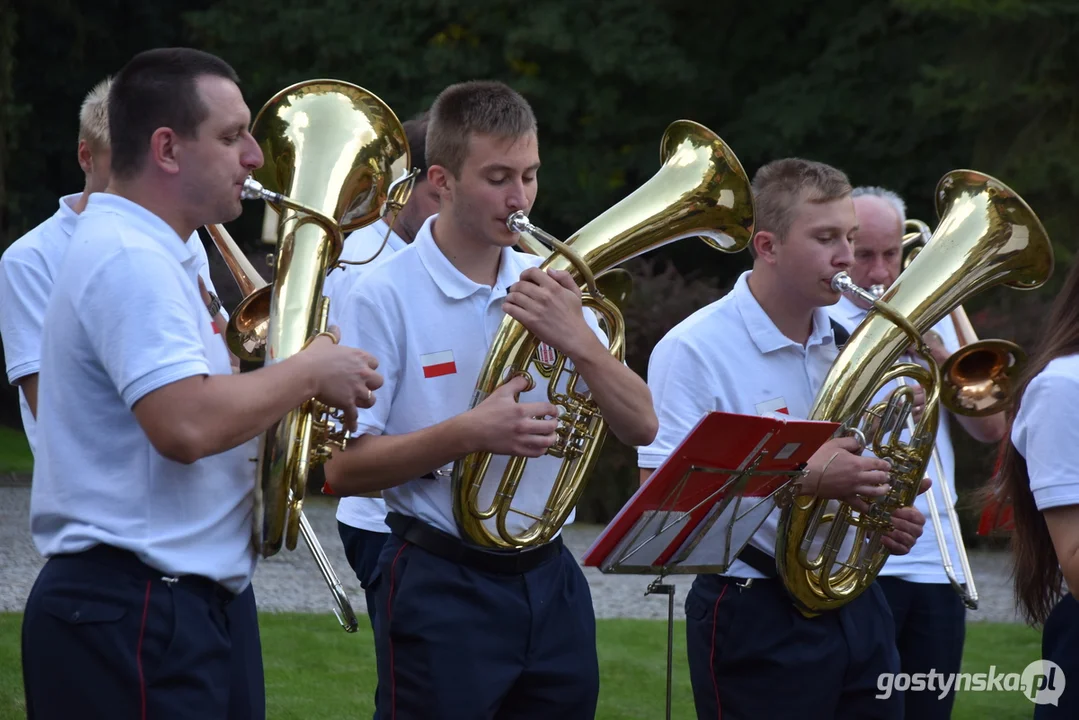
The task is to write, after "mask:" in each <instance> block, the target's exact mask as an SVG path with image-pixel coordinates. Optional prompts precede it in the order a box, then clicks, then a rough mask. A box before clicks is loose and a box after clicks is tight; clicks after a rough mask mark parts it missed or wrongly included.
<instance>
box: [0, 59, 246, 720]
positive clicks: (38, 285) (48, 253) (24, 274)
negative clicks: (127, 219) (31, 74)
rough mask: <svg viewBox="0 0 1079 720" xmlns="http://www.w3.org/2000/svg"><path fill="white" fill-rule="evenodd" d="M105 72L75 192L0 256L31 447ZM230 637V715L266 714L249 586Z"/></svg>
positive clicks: (202, 264)
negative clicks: (54, 308)
mask: <svg viewBox="0 0 1079 720" xmlns="http://www.w3.org/2000/svg"><path fill="white" fill-rule="evenodd" d="M111 87H112V80H111V79H105V80H102V81H101V82H100V83H98V84H97V85H95V86H94V88H93V89H92V90H91V91H90V92H89V93H87V95H86V98H85V99H84V100H83V103H82V107H81V108H80V111H79V142H78V162H79V165H80V166H81V167H82V170H83V173H84V175H85V177H86V184H85V187H84V188H83V191H82V193H81V194H72V195H68V196H65V197H62V198H60V209H59V210H58V211H57V212H56V214H55V215H53V216H52V217H51V218H49V219H48V220H46V221H45V222H44V223H42V224H41V225H38V226H37V227H36V228H34V229H33V230H31V231H30V232H29V233H27V234H26V235H24V236H23V237H21V238H19V239H18V240H16V241H15V242H14V243H12V244H11V246H10V247H8V249H7V250H6V251H5V252H4V255H3V257H0V334H2V335H3V339H4V355H5V360H6V361H7V369H8V380H9V381H10V382H12V383H13V384H16V385H18V386H19V399H20V405H21V409H22V419H23V427H24V428H25V431H26V438H27V440H28V441H29V443H30V450H31V452H32V453H35V452H36V450H35V448H36V446H35V442H34V438H35V432H34V431H35V426H36V420H35V418H36V415H37V381H38V369H39V368H40V366H41V335H42V331H43V329H44V327H43V326H44V323H45V310H46V308H47V306H48V298H49V295H51V293H52V288H53V278H54V277H56V275H57V273H59V271H60V266H61V264H62V263H63V259H64V254H65V253H66V252H67V248H68V243H69V242H70V240H71V234H72V233H73V232H74V231H75V224H76V221H77V220H78V216H79V215H80V214H81V213H82V211H83V210H84V209H85V208H86V205H87V203H88V202H89V200H90V196H91V194H93V193H100V192H103V191H104V190H105V188H106V187H107V186H108V184H109V176H110V158H111V155H112V153H111V146H110V142H109V115H108V109H109V108H108V103H109V89H110V88H111ZM188 245H189V247H190V248H191V250H192V252H193V254H194V256H195V261H194V262H195V267H196V273H197V275H198V280H199V289H200V291H201V295H202V298H203V301H204V302H205V303H206V306H207V310H208V311H209V312H210V314H211V316H213V317H214V322H215V323H216V324H217V325H218V330H219V331H220V332H223V331H224V324H225V323H226V322H227V321H228V315H227V313H226V312H225V311H224V310H223V309H221V307H220V302H218V303H217V304H216V305H217V306H216V307H214V306H213V298H215V297H216V295H215V288H214V284H213V280H212V279H211V277H210V266H209V261H208V259H207V257H206V250H205V249H204V248H203V246H202V241H201V240H199V238H198V235H197V234H192V236H191V237H190V238H189V239H188ZM227 615H228V620H229V628H230V631H231V634H232V644H233V654H232V656H233V667H232V675H233V685H232V687H231V688H230V693H229V715H228V717H229V720H243V719H246V718H251V719H252V720H258V719H259V718H263V717H265V715H266V708H265V702H264V700H265V697H264V696H265V691H264V688H263V685H262V674H263V671H262V645H261V642H260V638H259V627H258V615H257V611H256V604H255V593H254V588H253V587H252V586H250V585H249V586H248V587H247V589H246V590H244V591H243V592H242V593H240V595H239V596H238V597H237V598H236V600H234V601H233V602H231V603H229V606H228V610H227Z"/></svg>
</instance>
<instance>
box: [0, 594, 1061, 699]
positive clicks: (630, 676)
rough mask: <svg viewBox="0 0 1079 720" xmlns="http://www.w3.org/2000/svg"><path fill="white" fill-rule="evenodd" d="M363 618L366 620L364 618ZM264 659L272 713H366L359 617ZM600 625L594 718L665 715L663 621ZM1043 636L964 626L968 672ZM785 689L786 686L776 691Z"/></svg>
mask: <svg viewBox="0 0 1079 720" xmlns="http://www.w3.org/2000/svg"><path fill="white" fill-rule="evenodd" d="M360 619H361V621H362V620H363V619H364V618H362V617H361V618H360ZM260 621H261V627H262V642H263V654H264V657H265V658H266V659H265V666H266V707H267V715H268V716H269V717H270V718H272V720H279V719H285V718H304V719H305V720H317V719H319V718H326V719H327V720H329V719H333V720H338V719H339V718H364V717H370V713H371V710H372V693H373V689H374V681H373V678H374V675H375V668H374V650H373V645H372V641H371V631H370V628H369V627H368V626H367V625H365V624H364V623H363V622H361V623H360V631H359V632H357V633H356V634H354V635H350V634H346V633H345V632H343V631H342V630H341V629H340V626H339V625H338V624H337V621H336V620H335V619H334V618H333V616H332V615H299V614H280V615H278V614H264V615H262V616H261V619H260ZM19 623H20V616H19V615H17V614H11V613H8V614H0V720H14V719H15V718H24V717H25V711H24V709H23V696H22V679H21V671H20V664H19ZM597 626H598V645H599V662H600V672H601V678H602V679H601V689H600V698H599V712H598V713H597V715H596V717H597V718H604V719H605V720H607V719H609V720H627V719H629V718H642V719H644V718H646V719H647V720H657V719H658V718H662V717H663V705H664V692H665V677H666V676H665V673H666V669H665V668H666V642H667V640H666V638H667V631H666V623H665V622H662V621H653V620H601V621H599V622H598V623H597ZM1039 650H1040V639H1039V634H1038V633H1037V632H1036V631H1034V630H1031V629H1030V628H1028V627H1025V626H1020V625H1004V624H993V623H971V624H970V625H968V626H967V644H966V652H965V655H964V659H963V672H972V673H973V672H988V671H989V668H990V666H991V665H995V666H996V668H997V672H998V673H1006V672H1022V670H1023V668H1024V667H1026V665H1027V664H1028V663H1029V662H1031V661H1032V660H1036V659H1037V658H1038V657H1039V656H1040V652H1039ZM674 658H675V663H676V665H675V670H674V708H673V712H672V716H673V717H675V718H692V717H693V699H692V694H691V692H690V687H689V676H688V672H687V670H686V661H685V630H684V625H682V624H681V623H680V624H679V627H677V628H676V629H675V648H674ZM776 691H777V692H782V688H777V689H776ZM1033 709H1034V706H1033V705H1032V704H1031V703H1030V702H1029V701H1028V700H1026V699H1025V698H1024V697H1023V696H1022V695H1021V694H1020V693H1017V692H982V693H977V692H967V693H960V695H959V698H958V700H957V702H956V708H955V712H954V714H953V716H952V717H953V718H956V719H958V720H981V719H982V718H987V717H990V718H993V720H1010V719H1012V718H1015V719H1016V720H1018V719H1019V718H1029V717H1030V716H1031V714H1032V712H1033Z"/></svg>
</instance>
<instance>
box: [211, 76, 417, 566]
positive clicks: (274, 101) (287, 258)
mask: <svg viewBox="0 0 1079 720" xmlns="http://www.w3.org/2000/svg"><path fill="white" fill-rule="evenodd" d="M251 132H252V135H254V136H255V139H256V140H257V141H258V143H259V146H260V147H261V148H262V152H263V155H264V156H265V164H264V165H263V166H262V167H261V168H260V169H258V170H256V171H255V172H254V173H253V180H251V179H249V180H248V182H247V184H245V194H246V196H247V197H253V198H261V199H264V200H266V201H267V202H269V203H270V206H271V207H273V209H274V210H275V211H276V212H277V213H278V214H279V220H278V225H277V238H278V243H277V251H276V253H275V267H274V277H273V282H272V283H271V284H270V285H268V286H267V287H266V288H264V289H263V291H264V292H265V293H266V295H268V297H269V302H268V310H269V315H268V317H269V323H268V325H267V337H266V344H265V350H264V351H263V352H261V353H260V354H261V355H263V356H264V359H263V362H264V364H266V365H270V364H273V363H277V362H281V361H282V360H284V359H286V358H288V357H291V356H292V355H295V354H296V353H298V352H300V351H301V350H303V349H304V348H305V347H307V345H308V344H309V343H310V342H311V341H312V340H313V339H314V338H315V337H317V336H318V335H319V334H320V333H324V332H325V331H326V321H327V314H328V312H329V298H327V297H325V296H324V295H323V294H322V284H323V280H324V279H325V277H326V274H327V273H328V272H329V271H330V270H332V269H333V268H334V267H336V265H337V261H338V259H339V257H340V255H341V248H342V245H343V244H344V233H346V232H350V231H352V230H355V229H357V228H360V227H364V226H365V225H368V224H370V223H372V222H374V221H376V220H377V219H378V218H379V217H380V216H381V214H382V212H383V210H384V206H385V205H386V202H387V200H388V199H389V198H390V196H391V186H392V184H393V177H394V174H395V171H398V169H400V171H404V170H405V169H406V168H408V166H409V164H410V161H411V158H410V155H409V147H408V140H407V139H406V137H405V133H404V128H403V127H402V126H401V123H400V121H398V119H397V116H396V115H394V113H393V111H392V110H391V109H390V108H389V106H387V105H386V104H385V103H384V102H382V101H381V100H380V99H379V98H378V97H376V96H375V95H373V94H372V93H370V92H368V91H367V90H364V89H363V88H361V87H358V86H356V85H353V84H351V83H346V82H342V81H339V80H309V81H306V82H301V83H297V84H295V85H292V86H290V87H287V88H285V89H284V90H281V91H280V92H278V93H277V94H276V95H274V96H273V97H272V98H270V100H269V101H268V102H267V103H266V104H265V105H264V106H263V107H262V109H261V110H260V111H259V113H258V115H257V116H256V117H255V121H254V124H253V126H252V130H251ZM263 291H260V292H263ZM254 302H255V297H254V296H248V298H245V300H244V302H243V303H241V306H240V308H238V309H237V312H236V313H235V314H234V316H233V317H234V318H235V319H237V322H239V320H240V319H243V318H244V317H245V313H244V312H243V311H244V310H246V309H247V307H248V306H249V305H251V304H253V303H254ZM230 324H231V321H230ZM333 412H334V409H333V408H328V407H326V406H324V405H322V404H321V403H319V402H318V401H317V400H315V399H314V398H312V399H310V400H308V401H307V402H306V403H304V404H303V405H302V406H301V407H299V408H297V409H296V410H293V411H291V412H289V413H288V414H287V415H285V417H284V418H282V419H281V420H280V421H279V422H277V423H276V424H275V425H274V426H273V427H272V428H270V430H268V431H267V432H266V434H265V435H264V436H263V438H262V443H261V447H260V451H259V458H258V477H259V482H258V484H257V486H256V492H255V498H256V502H255V543H256V546H257V547H258V549H259V552H260V553H261V554H262V555H263V557H269V556H271V555H274V554H276V553H277V552H278V551H279V550H280V549H281V545H282V543H284V545H285V546H286V547H287V548H288V549H289V550H294V549H295V548H296V538H297V534H298V531H299V522H300V510H301V508H302V505H303V498H304V491H305V488H306V485H307V476H308V472H309V471H310V468H311V467H312V465H313V464H317V463H323V462H325V461H326V460H327V459H329V456H330V453H331V448H332V447H338V448H343V447H344V444H345V437H344V433H343V432H341V431H335V430H334V429H333V422H332V420H331V418H332V414H333Z"/></svg>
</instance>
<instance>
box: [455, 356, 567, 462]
mask: <svg viewBox="0 0 1079 720" xmlns="http://www.w3.org/2000/svg"><path fill="white" fill-rule="evenodd" d="M527 388H528V381H527V380H526V379H525V378H524V376H521V375H516V376H514V377H513V378H512V379H510V380H509V381H508V382H506V383H503V384H502V385H500V386H499V387H498V388H497V389H496V390H495V391H494V392H493V393H491V394H490V395H489V396H488V397H487V399H485V400H484V401H483V402H481V403H480V404H479V405H477V406H476V407H474V408H472V409H471V410H469V411H468V415H469V422H468V425H467V426H468V427H469V428H470V433H471V438H470V443H469V445H470V446H471V447H470V448H469V452H482V451H486V452H491V453H494V454H496V455H521V456H524V457H530V458H536V457H540V456H541V455H543V454H544V453H545V452H547V448H549V447H551V445H553V444H554V443H555V441H556V440H557V435H556V434H555V430H556V429H557V428H558V420H556V419H554V418H557V416H558V408H556V407H555V406H554V405H552V404H551V403H548V402H518V401H517V395H518V394H519V393H522V392H524V391H525V390H526V389H527Z"/></svg>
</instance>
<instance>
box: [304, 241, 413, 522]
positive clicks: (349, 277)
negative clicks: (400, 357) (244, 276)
mask: <svg viewBox="0 0 1079 720" xmlns="http://www.w3.org/2000/svg"><path fill="white" fill-rule="evenodd" d="M387 231H389V233H390V237H389V239H388V240H386V246H385V247H384V248H383V249H382V252H379V254H378V255H377V256H376V257H375V259H374V260H372V261H371V262H369V263H367V264H366V265H346V266H345V267H344V268H343V269H341V270H334V271H333V272H331V273H330V274H329V275H327V276H326V283H325V285H323V291H322V292H323V294H324V295H326V297H328V298H330V324H331V325H339V324H340V322H339V318H340V317H341V314H342V312H343V311H342V306H343V305H344V304H345V302H347V300H348V294H349V291H350V290H351V289H352V286H353V285H355V284H356V282H357V281H358V280H359V279H360V278H361V277H363V276H365V275H367V273H369V272H371V271H372V270H374V269H375V268H376V267H379V266H380V265H382V264H383V263H385V262H386V261H387V260H389V259H390V257H391V256H392V255H393V254H394V253H396V252H397V251H398V250H403V249H404V248H406V247H408V243H406V242H405V241H404V240H403V239H402V238H401V236H400V235H398V234H397V233H395V232H393V231H392V230H390V226H389V225H387V224H386V221H385V220H378V221H376V222H373V223H371V224H370V225H368V226H366V227H362V228H360V229H359V230H357V231H356V232H354V233H352V234H350V235H349V236H348V238H347V239H346V240H345V249H344V250H343V251H342V252H341V257H342V259H344V260H366V259H367V258H369V257H371V256H372V255H374V254H375V253H376V252H378V251H379V248H380V247H382V239H383V238H384V237H386V232H387ZM337 519H338V520H339V521H341V522H343V523H344V524H345V525H348V526H350V527H354V528H360V529H361V530H369V531H371V532H380V533H388V532H389V531H390V529H389V527H387V526H386V502H385V501H384V500H383V499H382V498H373V497H346V498H341V500H340V501H339V502H338V503H337Z"/></svg>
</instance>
